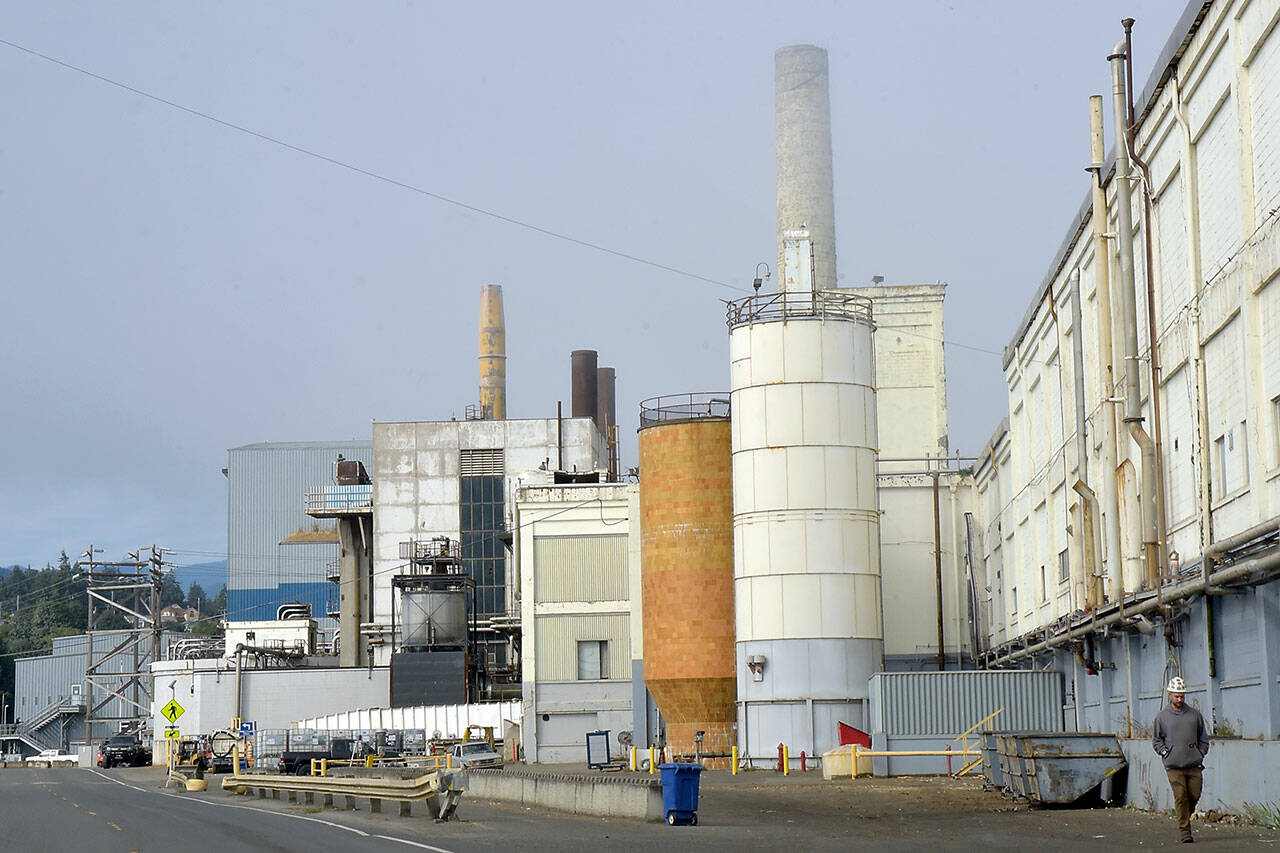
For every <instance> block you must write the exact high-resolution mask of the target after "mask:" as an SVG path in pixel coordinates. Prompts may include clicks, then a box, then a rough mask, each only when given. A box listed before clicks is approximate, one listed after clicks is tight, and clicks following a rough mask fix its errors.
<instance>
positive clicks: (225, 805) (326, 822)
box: [89, 770, 453, 853]
mask: <svg viewBox="0 0 1280 853" xmlns="http://www.w3.org/2000/svg"><path fill="white" fill-rule="evenodd" d="M89 772H90V773H93V774H94V775H95V776H102V778H103V779H106V780H108V781H110V782H115V783H116V784H117V785H124V786H125V787H126V788H133V790H135V791H140V792H142V793H144V794H152V793H154V794H160V795H161V796H162V797H173V798H174V799H175V800H182V801H183V802H184V803H200V804H201V805H206V806H216V807H217V808H222V809H243V810H245V811H249V812H257V813H258V814H269V815H278V816H280V817H288V818H293V819H294V820H305V821H308V822H310V823H319V824H323V825H325V826H329V827H333V828H334V829H341V830H343V831H344V832H354V833H355V834H356V835H359V836H362V837H364V838H381V839H383V840H384V841H394V842H396V843H398V844H407V845H409V846H410V847H420V848H422V849H423V850H433V851H435V853H453V851H452V850H446V849H445V848H443V847H432V846H431V845H430V844H420V843H419V842H417V841H410V840H409V839H407V838H396V837H395V836H392V835H371V834H370V833H368V832H365V831H363V830H360V829H356V828H355V827H353V826H343V825H342V824H340V823H334V822H333V821H331V820H322V819H320V818H318V817H308V816H307V815H300V814H290V813H289V812H276V811H271V810H269V809H259V808H255V807H253V806H241V805H237V804H235V803H215V802H212V801H211V800H193V799H190V798H188V797H183V796H179V795H178V794H171V793H169V792H168V791H148V790H147V789H146V788H139V787H137V786H136V785H130V784H129V783H127V782H121V781H120V780H119V779H112V778H111V777H110V776H105V775H103V774H101V773H99V772H98V771H97V770H90V771H89Z"/></svg>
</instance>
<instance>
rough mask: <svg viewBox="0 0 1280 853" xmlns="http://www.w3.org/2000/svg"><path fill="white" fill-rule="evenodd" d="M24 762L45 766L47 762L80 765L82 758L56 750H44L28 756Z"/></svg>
mask: <svg viewBox="0 0 1280 853" xmlns="http://www.w3.org/2000/svg"><path fill="white" fill-rule="evenodd" d="M23 761H25V762H26V763H27V764H44V763H45V762H50V763H53V762H58V761H62V762H66V761H70V762H75V763H76V764H79V763H80V756H78V755H72V754H70V753H66V752H59V751H58V750H56V749H42V750H40V752H39V753H37V754H36V755H28V756H27V757H26V758H25V759H23Z"/></svg>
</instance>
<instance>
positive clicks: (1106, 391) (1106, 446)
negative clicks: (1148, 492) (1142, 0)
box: [1089, 95, 1124, 604]
mask: <svg viewBox="0 0 1280 853" xmlns="http://www.w3.org/2000/svg"><path fill="white" fill-rule="evenodd" d="M1089 138H1090V154H1091V156H1092V162H1093V164H1094V167H1093V170H1092V174H1093V217H1092V218H1093V272H1094V288H1095V291H1096V292H1095V294H1094V298H1095V300H1096V303H1097V314H1098V317H1097V321H1098V381H1099V384H1100V396H1101V397H1102V400H1103V403H1102V405H1101V406H1100V407H1099V410H1098V417H1099V420H1100V421H1101V422H1102V448H1101V458H1100V462H1101V468H1102V476H1101V477H1100V481H1101V486H1102V505H1103V506H1106V507H1109V508H1110V509H1111V512H1110V514H1109V515H1108V516H1107V517H1106V536H1107V548H1106V553H1107V554H1108V555H1109V557H1110V564H1109V569H1110V572H1109V574H1110V581H1111V598H1112V599H1113V600H1120V599H1122V598H1123V597H1124V558H1123V556H1122V555H1121V553H1120V511H1119V506H1120V503H1119V499H1118V495H1119V489H1118V488H1117V483H1116V477H1117V475H1118V474H1117V461H1116V416H1115V408H1114V404H1113V403H1112V402H1111V400H1112V399H1113V398H1114V396H1115V374H1116V371H1115V348H1114V345H1113V342H1112V329H1113V327H1114V322H1115V321H1114V311H1113V305H1114V301H1113V296H1112V291H1111V252H1110V250H1109V249H1108V247H1107V192H1106V190H1105V189H1104V188H1103V186H1102V161H1103V159H1104V158H1105V157H1106V147H1105V145H1104V143H1103V136H1102V96H1101V95H1091V96H1090V97H1089ZM1099 521H1100V522H1101V519H1099ZM1097 556H1098V559H1099V561H1101V559H1102V551H1101V549H1099V551H1098V555H1097ZM1100 574H1101V573H1100ZM1098 582H1099V583H1101V576H1099V578H1098ZM1097 600H1098V603H1099V604H1101V603H1102V601H1103V597H1102V595H1101V594H1099V595H1098V598H1097Z"/></svg>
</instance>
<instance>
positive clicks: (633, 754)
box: [631, 746, 636, 773]
mask: <svg viewBox="0 0 1280 853" xmlns="http://www.w3.org/2000/svg"><path fill="white" fill-rule="evenodd" d="M631 772H632V773H635V772H636V748H635V747H634V746H633V747H631Z"/></svg>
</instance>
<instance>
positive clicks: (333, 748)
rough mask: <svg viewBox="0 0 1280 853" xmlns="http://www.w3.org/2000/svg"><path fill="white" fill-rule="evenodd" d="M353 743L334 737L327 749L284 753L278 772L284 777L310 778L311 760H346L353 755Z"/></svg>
mask: <svg viewBox="0 0 1280 853" xmlns="http://www.w3.org/2000/svg"><path fill="white" fill-rule="evenodd" d="M355 743H356V742H355V741H354V740H352V739H351V738H343V737H336V738H334V739H333V740H331V741H329V748H328V749H315V750H298V751H296V752H286V753H283V754H282V755H281V756H280V772H281V773H282V774H284V775H286V776H310V775H311V760H312V759H313V758H314V759H316V760H317V761H319V760H320V759H322V758H328V759H329V760H331V761H332V760H334V759H342V760H347V759H350V758H351V757H352V755H353V754H354V748H355Z"/></svg>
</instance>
